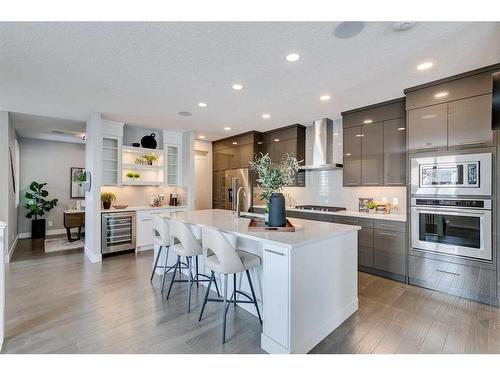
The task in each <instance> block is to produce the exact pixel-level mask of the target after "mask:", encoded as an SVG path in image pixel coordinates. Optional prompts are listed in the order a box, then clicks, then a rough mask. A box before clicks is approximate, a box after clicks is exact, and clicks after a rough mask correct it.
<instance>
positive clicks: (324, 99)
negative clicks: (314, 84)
mask: <svg viewBox="0 0 500 375" xmlns="http://www.w3.org/2000/svg"><path fill="white" fill-rule="evenodd" d="M319 100H321V101H323V102H325V101H327V100H330V95H321V96H320V97H319Z"/></svg>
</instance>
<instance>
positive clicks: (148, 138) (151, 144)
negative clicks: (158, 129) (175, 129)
mask: <svg viewBox="0 0 500 375" xmlns="http://www.w3.org/2000/svg"><path fill="white" fill-rule="evenodd" d="M155 137H156V135H155V133H151V134H150V135H145V136H144V137H142V139H141V145H142V147H144V148H152V149H155V148H156V146H157V144H156V140H155Z"/></svg>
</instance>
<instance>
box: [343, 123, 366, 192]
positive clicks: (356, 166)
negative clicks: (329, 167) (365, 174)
mask: <svg viewBox="0 0 500 375" xmlns="http://www.w3.org/2000/svg"><path fill="white" fill-rule="evenodd" d="M362 135H363V134H362V130H361V126H354V127H351V128H344V145H343V149H344V168H343V180H344V186H359V185H361V138H362Z"/></svg>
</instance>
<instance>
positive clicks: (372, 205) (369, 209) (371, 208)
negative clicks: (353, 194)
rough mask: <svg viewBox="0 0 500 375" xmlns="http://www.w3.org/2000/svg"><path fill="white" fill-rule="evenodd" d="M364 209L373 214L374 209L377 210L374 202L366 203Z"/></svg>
mask: <svg viewBox="0 0 500 375" xmlns="http://www.w3.org/2000/svg"><path fill="white" fill-rule="evenodd" d="M366 208H368V212H370V213H375V208H377V204H376V203H375V202H374V201H369V202H366Z"/></svg>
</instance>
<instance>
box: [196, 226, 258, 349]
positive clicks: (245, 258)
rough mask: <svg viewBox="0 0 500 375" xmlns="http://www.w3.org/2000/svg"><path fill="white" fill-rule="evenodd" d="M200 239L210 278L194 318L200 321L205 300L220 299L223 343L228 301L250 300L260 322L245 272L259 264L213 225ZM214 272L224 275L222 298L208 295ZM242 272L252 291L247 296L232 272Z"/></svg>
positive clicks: (232, 239)
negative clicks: (230, 285) (230, 282)
mask: <svg viewBox="0 0 500 375" xmlns="http://www.w3.org/2000/svg"><path fill="white" fill-rule="evenodd" d="M202 238H203V256H204V258H205V266H206V267H207V268H208V269H210V271H211V273H210V281H209V283H208V289H207V291H206V294H205V299H204V301H203V306H202V307H201V311H200V317H199V318H198V320H199V321H201V318H202V317H203V311H204V310H205V305H206V304H207V302H224V305H223V309H222V343H223V344H224V343H225V342H226V316H227V310H228V309H229V306H230V305H231V303H234V305H235V306H236V304H237V303H253V304H254V305H255V309H256V310H257V315H258V317H259V321H260V324H262V318H261V316H260V311H259V306H258V304H257V298H256V297H255V291H254V288H253V284H252V278H251V277H250V272H249V270H250V269H251V268H253V267H257V266H260V264H261V259H260V257H259V256H257V255H254V254H250V253H248V252H246V251H243V250H239V249H236V241H237V237H236V236H234V235H232V234H230V233H222V232H220V231H218V230H216V229H213V228H208V227H203V229H202ZM215 272H217V273H218V274H221V275H224V286H223V288H224V292H223V294H224V295H223V298H222V299H220V298H218V299H212V298H208V294H209V292H210V286H211V283H212V280H214V281H215ZM242 272H245V273H246V275H247V278H248V284H249V286H250V291H251V292H252V296H251V297H250V296H249V295H248V294H247V293H245V292H242V291H241V290H237V288H236V274H237V273H242ZM231 274H232V275H233V284H234V290H233V293H232V295H231V297H230V299H229V300H228V299H227V286H228V275H231ZM238 294H240V295H242V296H244V297H246V298H248V301H247V300H243V301H242V300H238V298H237V295H238Z"/></svg>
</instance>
